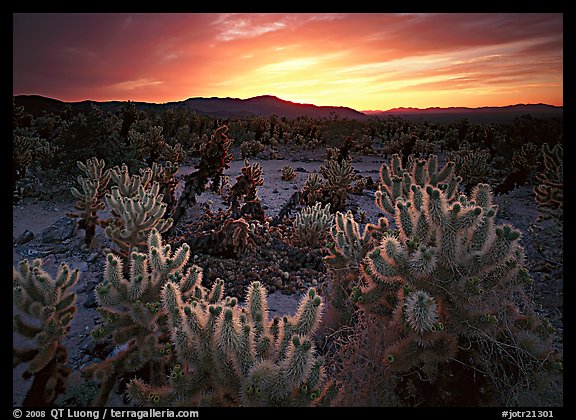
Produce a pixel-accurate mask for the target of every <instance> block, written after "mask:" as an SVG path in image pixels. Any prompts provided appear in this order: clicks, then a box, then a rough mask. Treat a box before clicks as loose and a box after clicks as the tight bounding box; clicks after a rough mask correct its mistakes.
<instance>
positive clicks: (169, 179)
mask: <svg viewBox="0 0 576 420" xmlns="http://www.w3.org/2000/svg"><path fill="white" fill-rule="evenodd" d="M151 169H152V181H156V182H158V184H160V193H161V194H162V197H163V201H164V202H165V203H166V207H167V210H166V211H167V213H168V214H170V213H171V212H172V209H173V208H174V206H175V205H176V196H175V192H176V185H178V181H177V180H176V178H174V175H176V172H178V164H177V163H173V162H172V161H166V162H165V163H164V164H159V163H156V162H154V163H152V167H151ZM140 172H141V173H142V172H143V171H142V170H140Z"/></svg>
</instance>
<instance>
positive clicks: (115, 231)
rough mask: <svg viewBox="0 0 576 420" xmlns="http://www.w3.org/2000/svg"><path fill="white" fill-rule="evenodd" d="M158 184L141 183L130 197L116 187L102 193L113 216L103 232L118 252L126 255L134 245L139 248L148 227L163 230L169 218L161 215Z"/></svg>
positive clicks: (163, 206) (160, 198) (162, 208)
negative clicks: (123, 194)
mask: <svg viewBox="0 0 576 420" xmlns="http://www.w3.org/2000/svg"><path fill="white" fill-rule="evenodd" d="M159 190H160V185H159V184H158V183H157V182H154V183H153V184H152V186H151V187H150V189H144V187H142V186H141V185H140V186H139V188H138V191H137V193H136V194H135V195H134V196H133V197H124V196H122V194H121V193H120V188H119V187H112V190H111V192H110V193H108V194H106V197H105V199H106V204H107V205H108V207H109V208H110V211H111V213H112V215H113V216H114V217H115V220H114V221H113V222H112V223H109V224H108V226H107V227H106V235H107V236H108V237H109V238H110V239H111V240H112V241H114V243H116V245H118V247H119V248H120V254H121V255H124V256H127V255H129V253H130V252H131V251H132V250H133V249H134V248H137V249H139V250H143V249H144V248H145V245H146V240H147V238H148V234H149V233H150V231H151V230H152V229H156V230H157V231H158V232H160V233H163V232H166V231H167V230H168V229H170V227H171V226H172V222H173V221H172V219H171V218H168V219H164V218H163V216H164V213H165V212H166V203H163V202H162V198H163V195H162V194H159Z"/></svg>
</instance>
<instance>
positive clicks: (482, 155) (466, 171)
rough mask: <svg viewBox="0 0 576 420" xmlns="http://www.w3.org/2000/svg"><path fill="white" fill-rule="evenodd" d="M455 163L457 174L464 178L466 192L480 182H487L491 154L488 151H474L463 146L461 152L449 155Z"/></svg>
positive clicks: (467, 146)
mask: <svg viewBox="0 0 576 420" xmlns="http://www.w3.org/2000/svg"><path fill="white" fill-rule="evenodd" d="M448 159H451V160H452V161H454V163H455V165H456V168H455V169H456V172H457V173H458V174H459V175H460V176H461V177H462V179H463V184H464V187H465V189H466V192H469V191H470V190H471V189H472V187H473V186H475V185H476V184H478V183H479V182H483V181H486V179H487V178H488V176H489V174H490V160H491V158H490V152H489V151H488V150H486V149H472V148H471V147H470V146H469V145H467V144H466V145H463V146H461V147H460V149H459V150H457V151H455V152H449V153H448Z"/></svg>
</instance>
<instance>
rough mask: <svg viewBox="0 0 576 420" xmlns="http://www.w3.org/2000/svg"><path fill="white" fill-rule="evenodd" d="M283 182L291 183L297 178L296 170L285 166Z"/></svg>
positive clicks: (283, 168)
mask: <svg viewBox="0 0 576 420" xmlns="http://www.w3.org/2000/svg"><path fill="white" fill-rule="evenodd" d="M281 178H282V180H283V181H291V180H293V179H294V178H296V172H294V168H293V167H292V166H290V165H284V166H283V167H282V176H281Z"/></svg>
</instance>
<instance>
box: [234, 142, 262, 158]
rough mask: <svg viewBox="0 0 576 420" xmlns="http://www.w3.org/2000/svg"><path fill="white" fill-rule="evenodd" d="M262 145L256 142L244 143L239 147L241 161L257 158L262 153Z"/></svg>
mask: <svg viewBox="0 0 576 420" xmlns="http://www.w3.org/2000/svg"><path fill="white" fill-rule="evenodd" d="M264 147H265V146H264V145H263V144H262V143H261V142H259V141H257V140H251V141H245V142H243V143H242V144H241V145H240V153H241V154H242V159H246V158H249V157H254V156H258V154H259V153H260V152H262V151H264Z"/></svg>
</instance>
